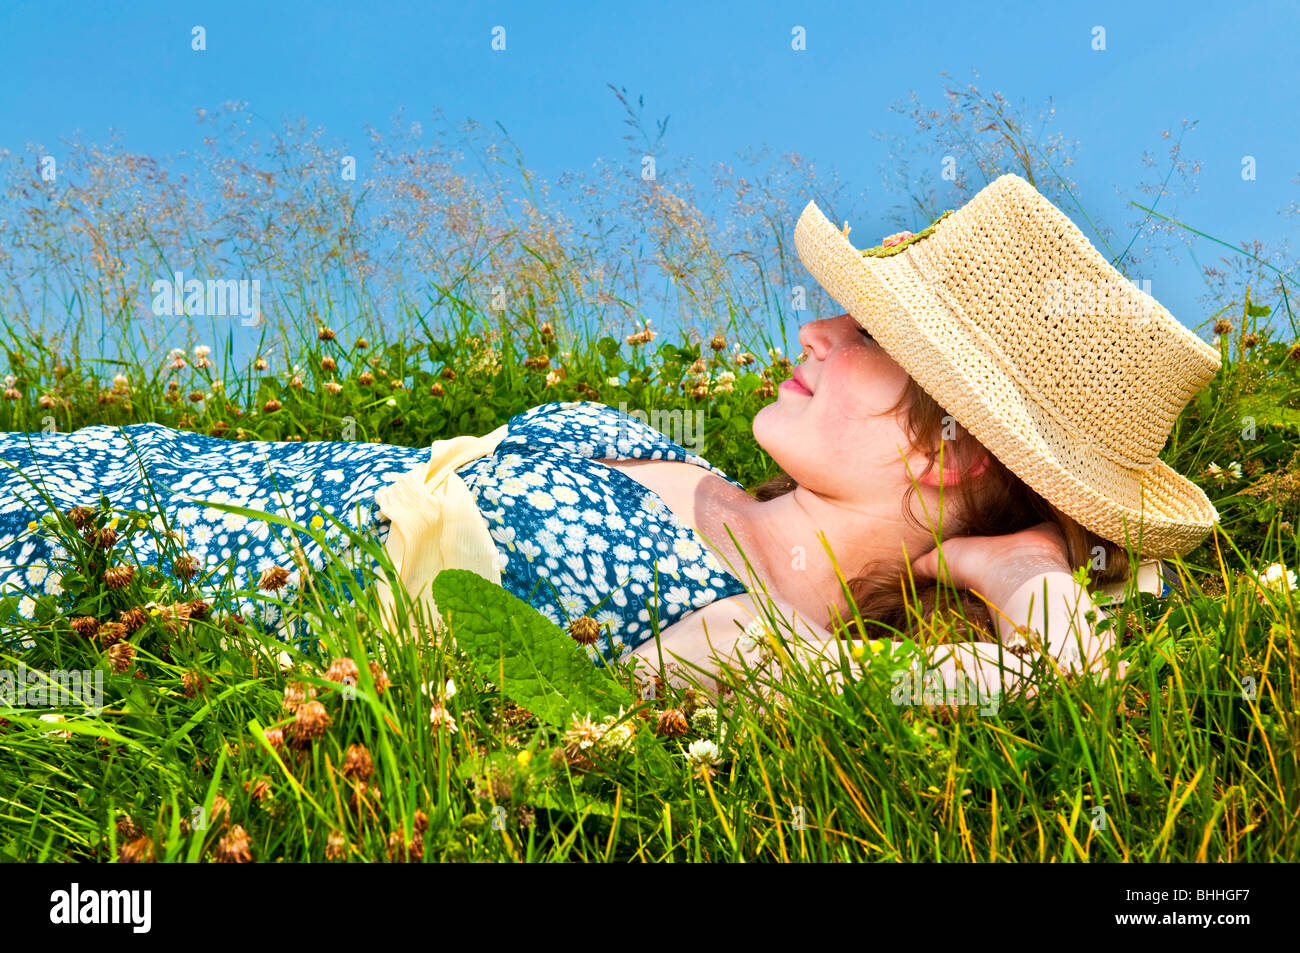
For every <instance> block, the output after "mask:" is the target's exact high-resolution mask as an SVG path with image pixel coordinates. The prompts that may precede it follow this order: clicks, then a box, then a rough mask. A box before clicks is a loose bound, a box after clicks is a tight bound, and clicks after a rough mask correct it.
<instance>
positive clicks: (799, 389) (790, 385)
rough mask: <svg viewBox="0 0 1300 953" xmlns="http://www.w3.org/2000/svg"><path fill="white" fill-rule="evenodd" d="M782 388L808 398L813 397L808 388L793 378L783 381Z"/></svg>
mask: <svg viewBox="0 0 1300 953" xmlns="http://www.w3.org/2000/svg"><path fill="white" fill-rule="evenodd" d="M781 387H783V388H785V389H786V390H792V391H794V392H795V393H796V394H803V395H805V396H807V397H811V396H812V391H810V390H809V389H808V388H807V387H804V386H803V385H802V384H800V383H799V382H798V381H797V380H796V379H795V378H793V377H792V378H790V379H789V380H785V381H782V382H781Z"/></svg>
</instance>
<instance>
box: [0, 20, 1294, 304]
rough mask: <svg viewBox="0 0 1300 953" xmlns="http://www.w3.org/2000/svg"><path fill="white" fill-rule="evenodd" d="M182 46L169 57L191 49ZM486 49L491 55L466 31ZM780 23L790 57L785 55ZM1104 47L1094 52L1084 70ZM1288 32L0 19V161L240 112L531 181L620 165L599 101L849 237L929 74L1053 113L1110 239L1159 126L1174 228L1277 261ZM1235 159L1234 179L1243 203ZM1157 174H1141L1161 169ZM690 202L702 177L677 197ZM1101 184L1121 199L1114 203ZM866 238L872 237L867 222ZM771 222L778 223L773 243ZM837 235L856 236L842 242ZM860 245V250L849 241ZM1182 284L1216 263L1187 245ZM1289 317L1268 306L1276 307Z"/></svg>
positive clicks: (1290, 69)
mask: <svg viewBox="0 0 1300 953" xmlns="http://www.w3.org/2000/svg"><path fill="white" fill-rule="evenodd" d="M195 24H201V25H202V26H204V27H205V29H206V31H207V47H208V48H207V50H206V51H205V52H203V53H196V52H194V51H192V50H191V49H190V29H191V27H192V26H194V25H195ZM498 24H500V25H504V26H505V27H506V29H507V39H508V51H507V53H505V54H500V53H494V52H493V51H492V50H491V48H490V45H489V44H490V38H491V37H490V31H491V29H492V28H493V27H494V26H496V25H498ZM796 24H797V25H800V26H803V27H804V28H805V29H806V35H807V47H808V48H807V50H806V51H805V52H803V53H800V54H795V53H793V52H792V51H791V49H790V31H791V28H792V26H794V25H796ZM1096 25H1101V26H1104V27H1105V29H1106V36H1107V49H1106V50H1105V51H1104V52H1096V51H1093V50H1092V49H1091V48H1090V38H1091V33H1090V31H1091V30H1092V28H1093V27H1094V26H1096ZM1298 28H1300V14H1298V13H1297V10H1296V8H1295V7H1294V6H1290V5H1288V4H1285V3H1282V2H1244V3H1238V4H1223V3H1217V4H1196V3H1185V2H1184V3H1133V2H1125V3H1108V2H1100V3H1088V4H1066V3H1059V4H1043V3H997V4H980V5H963V4H958V3H951V2H945V3H909V4H902V3H898V4H891V5H880V4H866V3H861V2H859V3H853V4H848V3H844V4H832V3H816V4H808V3H793V2H784V3H780V2H761V0H758V2H747V3H743V4H742V3H717V4H714V3H710V4H700V3H674V2H661V3H655V4H610V3H563V4H558V5H557V4H538V3H454V4H452V3H402V2H395V0H371V2H368V3H364V4H357V3H340V2H333V0H315V2H311V3H276V2H271V0H263V2H246V0H233V2H224V3H177V2H170V3H163V2H154V0H139V2H131V3H120V4H119V3H115V4H97V3H96V4H91V3H76V2H72V3H66V4H62V5H60V6H59V7H58V10H57V13H55V12H53V11H52V10H51V8H50V6H49V4H48V3H44V2H26V0H18V2H16V0H3V2H0V62H3V63H4V64H5V69H6V72H7V73H8V75H9V77H10V79H9V81H8V82H6V83H4V84H2V85H0V147H4V148H8V149H10V150H12V151H14V152H17V151H19V150H21V149H22V148H23V147H24V145H25V144H26V143H31V142H37V143H42V144H45V145H47V146H48V145H54V144H55V143H56V142H57V140H58V138H59V137H61V136H66V135H69V134H72V133H74V132H77V131H79V132H80V133H81V134H82V135H83V136H84V137H85V138H86V139H89V140H97V139H98V140H102V139H104V138H105V137H106V136H107V133H108V131H109V129H110V128H113V129H116V130H118V131H119V132H120V133H121V134H122V136H123V141H124V143H125V144H126V145H127V146H128V147H130V148H132V149H135V150H138V151H142V152H148V153H153V154H157V155H164V154H167V153H169V152H176V151H178V150H181V149H191V148H195V147H197V145H198V141H199V137H200V135H201V127H199V126H198V125H197V124H196V122H195V119H194V115H195V109H196V107H206V108H210V109H211V108H214V107H216V106H218V105H219V104H220V103H222V102H224V101H227V100H245V101H247V102H248V103H249V104H250V107H251V108H252V110H253V111H254V112H256V113H257V114H259V115H260V116H262V117H264V118H266V119H267V120H269V121H271V122H272V123H274V122H276V121H277V120H278V119H279V118H280V117H284V116H303V117H305V118H306V119H307V120H308V122H309V123H311V124H319V125H321V126H323V127H325V129H326V130H327V132H328V134H329V136H330V137H332V138H334V137H336V138H337V139H339V140H341V141H343V142H345V143H357V144H358V146H360V145H361V144H362V143H363V142H364V133H363V124H365V123H370V124H372V125H375V126H379V127H381V128H384V127H386V126H387V123H388V121H389V119H390V118H391V117H392V116H393V115H394V113H395V111H396V110H397V109H398V108H399V107H401V108H404V109H405V111H406V115H407V116H408V117H409V118H411V119H423V118H426V117H427V116H428V115H429V114H430V112H431V109H432V108H433V107H434V106H437V107H439V108H441V109H442V110H443V112H444V114H445V116H446V117H447V118H448V119H450V120H453V121H454V120H458V119H461V118H473V119H475V120H477V121H478V122H480V123H483V124H484V125H488V126H490V125H492V124H493V123H495V122H500V123H501V124H502V125H503V126H504V127H505V128H506V129H507V130H508V131H509V133H510V135H511V136H512V137H513V139H514V140H515V142H516V143H518V144H519V145H520V146H521V148H522V150H523V154H524V159H525V161H526V163H527V165H528V166H529V168H531V169H532V170H533V171H534V172H536V173H537V174H538V175H539V176H541V177H542V178H544V179H548V180H554V179H555V178H556V177H558V176H559V175H561V174H562V173H564V172H565V171H569V170H584V169H590V168H591V166H592V164H593V162H595V161H596V160H597V159H598V158H601V157H604V158H605V159H606V160H611V161H614V160H617V161H625V160H626V159H627V155H628V153H627V144H626V143H625V142H624V141H623V140H622V138H621V137H622V136H623V135H624V134H625V132H626V130H627V127H626V126H625V125H624V113H623V110H622V107H621V105H620V104H619V103H618V102H617V101H616V100H615V99H614V97H613V95H612V94H611V92H610V91H609V89H608V88H607V85H606V84H607V83H613V84H614V85H616V86H621V87H625V88H626V89H627V90H628V92H629V93H630V94H631V95H632V96H633V97H635V96H637V95H641V96H643V97H644V99H645V104H646V114H647V116H649V117H651V118H662V117H663V116H665V115H671V121H670V125H669V131H668V136H667V146H668V149H667V152H666V156H667V157H668V159H669V161H676V160H681V159H683V158H685V157H688V156H689V157H691V159H692V161H693V164H694V166H695V167H696V168H697V169H699V170H700V171H701V173H702V174H705V173H706V171H707V169H708V168H709V167H710V166H711V165H712V164H713V163H715V162H729V163H734V162H736V160H737V156H738V154H739V153H740V151H741V150H743V149H745V148H747V147H757V146H760V145H762V144H764V143H767V144H769V145H770V146H771V147H772V148H773V149H774V150H777V151H784V150H787V149H793V150H797V151H798V152H800V153H801V154H802V155H804V156H805V157H806V158H808V159H811V160H812V161H814V162H815V163H817V164H818V167H819V168H820V169H823V170H826V171H829V170H832V169H833V170H835V171H836V172H837V173H838V174H839V176H840V178H841V179H842V180H843V181H845V182H847V183H848V184H849V185H850V186H851V191H852V190H858V191H860V193H861V207H862V211H861V212H860V213H859V214H860V215H861V216H865V218H864V220H863V221H862V222H861V228H862V231H861V232H860V233H857V234H855V235H854V236H853V237H854V238H855V239H857V238H858V236H859V234H861V235H862V236H863V238H867V237H871V238H872V243H874V241H875V240H876V236H875V233H876V232H879V233H880V234H883V233H884V232H885V231H888V230H892V228H891V227H890V224H891V223H890V222H888V221H886V210H887V209H888V208H889V207H890V206H892V205H893V203H895V202H897V201H899V199H900V196H898V195H891V194H889V193H888V192H887V191H886V190H885V188H884V185H883V183H882V176H881V172H880V168H879V167H880V163H881V162H882V161H883V159H884V156H885V148H884V146H883V145H882V144H881V143H880V142H879V141H877V140H876V139H875V138H874V137H873V136H872V130H875V129H880V130H892V131H894V132H906V130H907V128H908V127H907V124H906V123H904V122H903V121H901V120H900V119H899V118H898V117H895V116H893V115H891V114H890V113H888V112H887V109H888V106H889V104H890V103H892V102H895V101H897V100H901V99H903V98H905V96H906V95H907V93H908V90H910V89H914V90H916V91H917V92H918V94H919V95H920V97H921V99H922V101H923V102H925V103H927V104H931V105H935V106H939V105H942V102H943V98H942V94H941V90H942V87H941V77H940V76H939V71H940V70H946V71H947V72H948V73H949V74H950V75H951V76H952V77H953V78H954V79H956V80H958V81H965V80H966V79H967V78H968V77H969V76H970V69H971V68H972V67H974V68H976V69H978V70H979V72H980V80H979V83H980V87H981V89H982V90H985V91H989V92H991V91H993V90H1000V91H1001V92H1003V93H1004V94H1005V95H1006V96H1007V97H1008V99H1010V100H1011V101H1013V102H1019V101H1021V100H1024V101H1026V102H1027V103H1029V104H1030V105H1031V106H1035V107H1036V106H1037V105H1038V104H1040V103H1043V102H1045V101H1046V99H1047V98H1048V97H1052V98H1053V100H1054V102H1055V105H1056V121H1055V124H1054V126H1053V127H1052V128H1054V129H1055V130H1057V131H1059V132H1061V133H1062V134H1064V135H1066V136H1069V137H1071V138H1077V139H1079V140H1080V148H1079V151H1078V153H1077V159H1076V163H1075V165H1074V166H1073V167H1072V168H1071V169H1070V170H1069V171H1070V174H1071V176H1072V177H1073V178H1074V179H1075V180H1076V181H1077V182H1078V184H1079V187H1080V193H1081V197H1082V198H1083V199H1084V200H1085V202H1086V204H1087V205H1088V206H1089V207H1090V208H1091V209H1093V210H1095V211H1097V212H1099V213H1100V215H1101V216H1102V218H1104V219H1105V220H1106V221H1107V222H1109V223H1110V224H1111V225H1113V226H1114V227H1116V228H1117V229H1120V230H1121V231H1122V222H1123V220H1124V218H1125V216H1126V214H1127V213H1126V210H1125V203H1126V201H1127V199H1129V198H1135V199H1138V200H1140V201H1144V202H1145V201H1147V199H1146V197H1145V196H1143V195H1141V194H1138V193H1137V192H1136V191H1135V190H1134V188H1133V186H1134V184H1135V183H1136V182H1138V181H1139V180H1142V179H1147V180H1149V179H1151V178H1152V177H1153V176H1154V174H1155V171H1156V170H1151V169H1146V168H1144V167H1143V165H1142V162H1141V159H1140V156H1141V153H1142V151H1143V150H1144V149H1146V150H1150V151H1152V152H1154V153H1156V154H1157V156H1158V158H1160V159H1163V158H1164V151H1165V149H1167V147H1168V144H1169V142H1168V141H1164V140H1161V138H1160V131H1161V130H1162V129H1166V128H1167V129H1171V130H1174V131H1175V132H1176V130H1177V129H1178V125H1179V123H1180V121H1181V120H1183V119H1190V120H1196V121H1198V125H1197V127H1196V129H1195V130H1194V131H1192V132H1191V133H1189V134H1188V136H1187V138H1186V139H1185V140H1184V149H1185V155H1186V156H1188V157H1192V158H1196V159H1199V160H1201V162H1202V168H1201V172H1200V175H1199V176H1198V184H1199V190H1198V191H1197V192H1196V193H1195V194H1193V195H1191V196H1189V197H1187V198H1183V199H1180V200H1179V203H1178V209H1179V212H1180V215H1181V217H1182V219H1183V220H1184V221H1186V222H1188V223H1190V224H1193V225H1195V226H1196V227H1198V228H1200V229H1201V230H1203V231H1206V232H1209V233H1211V234H1214V235H1217V236H1219V237H1222V238H1224V239H1226V240H1228V241H1230V242H1234V243H1235V242H1239V241H1242V240H1246V239H1255V238H1258V239H1261V240H1264V241H1268V242H1277V241H1279V240H1280V239H1282V238H1283V237H1284V236H1288V235H1290V234H1292V233H1294V231H1295V225H1296V222H1297V219H1296V218H1286V217H1284V216H1282V215H1279V209H1281V208H1283V207H1285V206H1287V205H1289V204H1290V203H1292V202H1295V201H1296V200H1297V199H1298V198H1300V185H1297V183H1296V181H1295V180H1296V178H1297V176H1300V148H1297V134H1296V131H1295V130H1296V118H1295V117H1296V116H1297V115H1298V114H1300V83H1298V82H1297V78H1298V77H1297V70H1296V68H1295V66H1294V63H1295V44H1296V39H1297V37H1300V29H1298ZM1243 155H1253V156H1255V157H1256V162H1257V170H1258V171H1257V178H1256V179H1255V180H1254V181H1243V179H1242V176H1241V163H1242V156H1243ZM1163 169H1164V165H1163V163H1162V164H1161V165H1160V167H1159V170H1160V171H1161V172H1163ZM702 181H703V180H702ZM1113 186H1119V187H1120V189H1121V190H1122V191H1123V192H1124V194H1123V195H1122V196H1121V195H1116V194H1115V191H1114V189H1113ZM876 216H878V220H877V221H873V217H876ZM792 224H793V223H791V225H792ZM854 224H855V225H856V224H858V223H857V222H856V221H855V222H854ZM864 244H865V242H864ZM1194 250H1195V254H1196V256H1197V258H1199V259H1200V261H1201V262H1202V264H1205V263H1208V262H1211V261H1213V260H1214V259H1215V258H1217V257H1218V256H1219V255H1220V254H1222V253H1223V251H1222V250H1220V249H1217V248H1215V247H1214V246H1212V245H1210V244H1209V243H1206V242H1204V241H1203V240H1202V241H1199V242H1197V244H1196V245H1195V246H1194ZM1152 270H1153V272H1154V279H1153V286H1152V289H1151V290H1152V293H1154V294H1155V295H1156V297H1157V298H1158V299H1160V300H1161V301H1162V302H1163V303H1165V304H1166V305H1167V306H1168V307H1169V308H1170V309H1171V310H1172V311H1173V313H1174V314H1175V315H1178V316H1179V317H1180V318H1181V319H1182V320H1183V321H1184V322H1185V323H1188V324H1190V325H1195V324H1196V323H1198V322H1199V321H1200V320H1201V319H1202V318H1203V317H1204V315H1203V313H1202V312H1201V309H1200V306H1199V305H1197V304H1196V296H1197V295H1198V294H1200V293H1203V291H1204V287H1203V285H1202V283H1201V281H1200V279H1199V277H1198V273H1197V269H1196V267H1195V266H1194V265H1193V264H1192V261H1191V259H1190V257H1188V256H1182V258H1181V259H1180V263H1179V264H1178V265H1170V264H1164V265H1160V266H1158V267H1156V266H1153V268H1152ZM1294 304H1295V303H1294V302H1293V305H1294Z"/></svg>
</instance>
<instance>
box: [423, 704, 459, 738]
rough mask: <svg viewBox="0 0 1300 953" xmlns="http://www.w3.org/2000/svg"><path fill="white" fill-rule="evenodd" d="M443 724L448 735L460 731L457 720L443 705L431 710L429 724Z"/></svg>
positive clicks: (435, 706)
mask: <svg viewBox="0 0 1300 953" xmlns="http://www.w3.org/2000/svg"><path fill="white" fill-rule="evenodd" d="M439 723H441V724H442V725H443V726H445V727H446V729H447V733H448V734H453V735H454V734H455V733H456V732H457V731H458V730H459V729H458V728H457V727H456V719H455V718H453V717H452V714H451V712H449V711H447V709H445V708H443V707H442V706H441V705H434V706H433V707H432V708H430V709H429V724H431V725H437V724H439Z"/></svg>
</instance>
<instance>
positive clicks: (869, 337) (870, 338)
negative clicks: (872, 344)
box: [858, 328, 875, 341]
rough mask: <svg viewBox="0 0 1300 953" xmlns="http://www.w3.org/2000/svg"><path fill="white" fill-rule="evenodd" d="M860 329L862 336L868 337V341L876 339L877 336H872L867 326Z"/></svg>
mask: <svg viewBox="0 0 1300 953" xmlns="http://www.w3.org/2000/svg"><path fill="white" fill-rule="evenodd" d="M858 331H860V332H861V333H862V336H863V337H864V338H866V339H867V340H868V341H874V340H875V338H873V337H872V336H871V332H870V331H868V330H867V329H866V328H858Z"/></svg>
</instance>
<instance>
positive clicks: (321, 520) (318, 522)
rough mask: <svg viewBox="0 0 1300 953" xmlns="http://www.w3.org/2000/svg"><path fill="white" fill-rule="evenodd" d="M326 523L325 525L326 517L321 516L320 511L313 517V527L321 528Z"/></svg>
mask: <svg viewBox="0 0 1300 953" xmlns="http://www.w3.org/2000/svg"><path fill="white" fill-rule="evenodd" d="M324 525H325V517H323V516H321V515H320V514H319V513H317V514H316V515H315V516H313V517H312V518H311V528H312V529H320V528H321V527H322V526H324Z"/></svg>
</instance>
